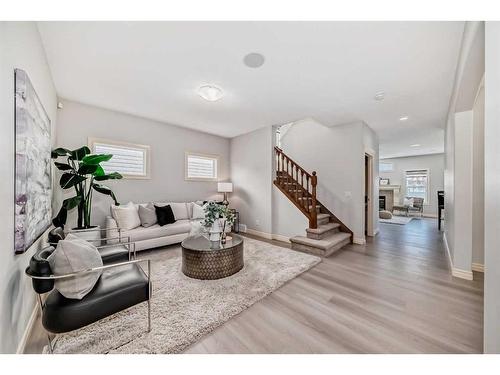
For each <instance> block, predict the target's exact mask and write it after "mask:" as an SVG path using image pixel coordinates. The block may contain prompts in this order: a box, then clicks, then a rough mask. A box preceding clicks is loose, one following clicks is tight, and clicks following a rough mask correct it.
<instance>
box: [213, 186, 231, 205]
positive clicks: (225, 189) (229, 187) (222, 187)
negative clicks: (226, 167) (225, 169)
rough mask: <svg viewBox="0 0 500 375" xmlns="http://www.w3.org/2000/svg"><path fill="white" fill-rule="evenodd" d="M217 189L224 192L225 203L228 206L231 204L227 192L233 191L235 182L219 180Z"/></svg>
mask: <svg viewBox="0 0 500 375" xmlns="http://www.w3.org/2000/svg"><path fill="white" fill-rule="evenodd" d="M217 191H218V192H219V193H224V200H223V201H222V203H224V204H225V205H226V206H227V205H229V201H228V200H227V193H232V192H233V183H232V182H219V183H218V184H217Z"/></svg>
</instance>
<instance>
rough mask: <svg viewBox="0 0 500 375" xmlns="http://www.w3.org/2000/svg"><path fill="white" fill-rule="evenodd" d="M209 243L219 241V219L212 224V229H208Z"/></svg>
mask: <svg viewBox="0 0 500 375" xmlns="http://www.w3.org/2000/svg"><path fill="white" fill-rule="evenodd" d="M209 233H210V238H209V239H210V241H214V242H216V241H220V233H221V229H220V223H219V219H215V221H214V222H213V224H212V227H211V228H210V231H209Z"/></svg>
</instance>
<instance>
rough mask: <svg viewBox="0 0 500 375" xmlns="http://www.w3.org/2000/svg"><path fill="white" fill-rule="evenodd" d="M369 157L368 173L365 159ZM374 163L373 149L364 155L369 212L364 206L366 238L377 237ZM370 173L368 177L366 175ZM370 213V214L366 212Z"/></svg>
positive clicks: (364, 188)
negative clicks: (375, 226)
mask: <svg viewBox="0 0 500 375" xmlns="http://www.w3.org/2000/svg"><path fill="white" fill-rule="evenodd" d="M365 157H368V171H367V170H366V168H365V167H364V166H365V163H364V160H365V159H364V158H365ZM374 161H375V151H374V150H372V149H366V148H365V152H364V154H363V169H364V172H363V176H364V179H363V190H364V193H365V194H364V195H366V196H367V197H368V206H367V208H368V210H365V205H364V204H363V219H364V220H363V226H366V227H365V228H364V229H365V230H366V234H365V237H366V236H368V237H373V236H375V234H376V233H375V228H374V223H373V215H374V212H373V205H374V196H373V194H374V192H375V189H374V186H373V185H374V178H373V176H374V174H373V173H374ZM367 173H368V176H367V175H366V174H367ZM366 180H368V191H366ZM366 211H368V212H366Z"/></svg>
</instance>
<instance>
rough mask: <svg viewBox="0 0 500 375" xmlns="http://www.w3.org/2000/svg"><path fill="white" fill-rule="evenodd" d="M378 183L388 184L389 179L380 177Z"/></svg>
mask: <svg viewBox="0 0 500 375" xmlns="http://www.w3.org/2000/svg"><path fill="white" fill-rule="evenodd" d="M380 185H389V179H388V178H381V179H380Z"/></svg>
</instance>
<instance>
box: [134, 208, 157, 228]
mask: <svg viewBox="0 0 500 375" xmlns="http://www.w3.org/2000/svg"><path fill="white" fill-rule="evenodd" d="M139 217H140V218H141V225H142V226H143V227H144V228H147V227H150V226H151V225H154V224H156V223H157V222H158V219H157V217H156V211H155V208H154V206H153V205H152V204H148V205H147V206H146V207H144V206H141V205H139Z"/></svg>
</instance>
